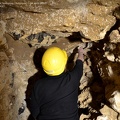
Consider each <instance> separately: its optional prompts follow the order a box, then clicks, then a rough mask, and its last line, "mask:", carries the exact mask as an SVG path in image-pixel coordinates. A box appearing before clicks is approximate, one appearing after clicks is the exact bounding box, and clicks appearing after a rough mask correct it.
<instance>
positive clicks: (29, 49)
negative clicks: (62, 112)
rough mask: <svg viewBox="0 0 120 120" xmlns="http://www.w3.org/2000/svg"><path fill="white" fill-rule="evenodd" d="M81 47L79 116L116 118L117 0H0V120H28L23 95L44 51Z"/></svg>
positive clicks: (119, 110)
mask: <svg viewBox="0 0 120 120" xmlns="http://www.w3.org/2000/svg"><path fill="white" fill-rule="evenodd" d="M52 46H57V47H60V48H61V49H63V50H65V51H66V52H67V55H68V63H67V70H71V69H72V68H73V67H74V65H75V61H76V58H77V52H76V49H77V48H78V47H79V46H82V47H83V48H84V50H85V52H86V54H85V55H84V62H83V76H82V78H81V79H80V85H79V94H78V108H79V120H120V0H106V1H104V0H39V1H37V0H35V1H33V0H21V1H18V0H11V1H9V0H0V120H32V117H31V115H30V111H29V109H28V105H29V101H28V98H29V95H30V94H31V90H32V88H33V85H34V83H35V82H36V81H37V80H38V79H41V78H43V77H45V76H46V74H45V73H44V72H43V69H42V66H41V59H42V55H43V54H44V52H45V50H46V49H48V48H50V47H52Z"/></svg>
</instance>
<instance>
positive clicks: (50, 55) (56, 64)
mask: <svg viewBox="0 0 120 120" xmlns="http://www.w3.org/2000/svg"><path fill="white" fill-rule="evenodd" d="M66 63H67V53H66V52H65V51H64V50H61V49H60V48H58V47H50V48H48V49H47V50H46V51H45V53H44V54H43V57H42V67H43V70H44V71H45V73H47V74H48V75H50V76H56V75H60V74H61V73H62V72H63V71H64V69H65V66H66Z"/></svg>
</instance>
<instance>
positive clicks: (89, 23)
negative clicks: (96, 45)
mask: <svg viewBox="0 0 120 120" xmlns="http://www.w3.org/2000/svg"><path fill="white" fill-rule="evenodd" d="M6 2H7V0H6ZM6 2H1V20H2V22H4V24H6V31H7V32H9V33H16V34H19V33H20V32H21V31H24V35H25V36H24V37H27V36H28V35H30V34H36V33H39V32H42V31H47V32H54V34H55V33H57V32H59V31H61V32H69V33H71V32H79V33H80V35H81V36H82V37H83V38H82V40H83V41H89V40H92V41H96V40H100V39H103V38H104V37H105V34H106V32H107V31H109V30H110V28H111V27H112V26H113V25H114V24H115V22H116V19H115V17H114V16H113V15H112V14H113V11H115V10H116V8H118V7H119V4H120V0H116V1H114V0H112V1H110V0H108V1H106V2H103V1H96V0H93V1H92V0H76V1H74V0H70V1H69V0H65V1H63V0H59V1H56V0H44V1H41V2H38V1H36V2H35V1H34V2H33V1H32V0H31V2H26V1H23V2H22V1H21V2H14V1H13V2H12V1H11V2H7V3H6ZM23 21H24V24H23Z"/></svg>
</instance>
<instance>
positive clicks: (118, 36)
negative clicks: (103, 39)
mask: <svg viewBox="0 0 120 120" xmlns="http://www.w3.org/2000/svg"><path fill="white" fill-rule="evenodd" d="M110 41H111V42H112V43H118V42H120V33H119V31H118V30H113V31H112V32H111V33H110Z"/></svg>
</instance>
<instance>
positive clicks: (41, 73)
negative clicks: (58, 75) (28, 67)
mask: <svg viewBox="0 0 120 120" xmlns="http://www.w3.org/2000/svg"><path fill="white" fill-rule="evenodd" d="M45 50H46V49H45V48H43V47H41V48H39V49H36V51H35V53H34V56H33V62H34V65H35V67H36V69H37V70H38V72H37V73H35V74H34V75H33V76H31V77H30V78H29V79H28V86H27V89H26V91H25V94H26V99H25V100H26V103H27V107H28V109H29V104H30V101H29V97H30V94H31V91H32V89H33V86H34V84H35V82H36V81H37V80H40V79H41V78H43V77H45V76H46V74H45V72H44V71H43V69H42V65H41V60H42V56H43V54H44V52H45ZM28 120H33V118H32V116H31V115H30V116H29V117H28Z"/></svg>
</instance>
